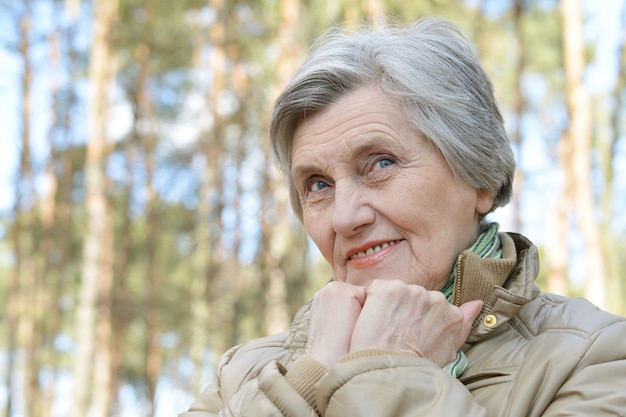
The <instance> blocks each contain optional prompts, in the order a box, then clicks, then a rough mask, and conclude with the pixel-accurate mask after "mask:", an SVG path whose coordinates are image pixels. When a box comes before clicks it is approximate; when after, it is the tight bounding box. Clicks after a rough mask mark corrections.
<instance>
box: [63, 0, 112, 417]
mask: <svg viewBox="0 0 626 417" xmlns="http://www.w3.org/2000/svg"><path fill="white" fill-rule="evenodd" d="M117 12H118V0H108V1H100V2H95V3H94V18H93V25H94V27H93V39H92V44H91V54H90V62H89V81H90V87H91V91H90V96H89V100H88V105H87V106H88V109H87V111H88V126H89V142H88V144H87V159H86V161H85V188H86V208H87V219H88V220H87V221H88V223H87V230H86V236H85V241H84V244H83V264H82V271H81V282H80V288H79V294H78V306H77V314H76V338H77V340H76V347H77V349H76V356H75V361H74V406H73V407H72V411H73V414H72V415H73V416H74V417H84V416H86V415H88V410H89V407H90V394H91V393H92V391H93V393H94V397H93V405H94V408H93V413H92V414H89V415H93V416H97V417H107V416H108V413H109V405H110V403H111V397H112V395H111V393H110V392H109V387H110V386H111V378H112V376H111V357H110V347H109V344H110V343H111V333H112V330H111V311H110V307H111V285H112V279H113V276H112V271H113V259H112V258H113V250H112V222H111V212H110V207H109V204H108V201H107V177H106V160H107V155H108V143H107V129H106V127H107V121H108V108H109V100H108V92H109V89H110V87H111V83H112V81H113V79H114V72H115V69H114V64H113V63H114V54H113V50H112V42H111V35H112V30H113V26H114V23H115V21H116V18H117ZM96 348H97V349H96ZM92 369H93V375H92ZM92 376H93V377H94V380H92ZM94 382H95V386H96V389H92V388H93V387H94Z"/></svg>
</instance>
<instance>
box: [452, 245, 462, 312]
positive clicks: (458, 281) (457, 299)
mask: <svg viewBox="0 0 626 417" xmlns="http://www.w3.org/2000/svg"><path fill="white" fill-rule="evenodd" d="M463 259H464V256H463V254H460V255H459V257H458V259H457V261H456V287H455V294H454V305H455V306H457V307H459V306H460V305H461V281H462V280H463V278H462V277H463Z"/></svg>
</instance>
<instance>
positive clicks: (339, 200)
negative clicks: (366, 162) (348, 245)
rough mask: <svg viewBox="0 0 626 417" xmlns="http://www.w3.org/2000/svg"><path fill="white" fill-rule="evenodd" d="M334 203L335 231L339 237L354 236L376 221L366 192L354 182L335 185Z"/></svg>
mask: <svg viewBox="0 0 626 417" xmlns="http://www.w3.org/2000/svg"><path fill="white" fill-rule="evenodd" d="M334 203H335V205H334V208H333V229H334V230H335V232H336V233H337V234H339V235H343V236H353V235H355V234H357V233H359V231H361V230H362V229H363V228H364V227H365V226H367V225H369V224H372V223H374V220H375V219H376V213H375V212H374V209H373V208H372V206H371V205H370V204H369V201H368V194H367V192H366V190H364V189H363V188H362V187H359V186H358V184H355V182H354V181H352V180H344V181H341V182H337V183H335V198H334Z"/></svg>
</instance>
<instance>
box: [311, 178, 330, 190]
mask: <svg viewBox="0 0 626 417" xmlns="http://www.w3.org/2000/svg"><path fill="white" fill-rule="evenodd" d="M326 187H328V184H327V183H325V182H324V181H321V180H317V181H313V182H312V183H311V185H309V191H320V190H323V189H324V188H326Z"/></svg>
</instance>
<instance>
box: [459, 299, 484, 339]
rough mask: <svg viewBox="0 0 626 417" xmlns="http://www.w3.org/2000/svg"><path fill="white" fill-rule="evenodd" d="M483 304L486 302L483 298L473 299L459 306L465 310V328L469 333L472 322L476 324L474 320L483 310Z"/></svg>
mask: <svg viewBox="0 0 626 417" xmlns="http://www.w3.org/2000/svg"><path fill="white" fill-rule="evenodd" d="M483 306H484V303H483V301H482V300H472V301H468V302H467V303H465V304H462V305H461V306H460V307H459V308H460V309H461V311H462V312H463V329H464V330H465V332H466V334H467V335H469V333H470V330H472V324H474V320H476V317H478V315H479V314H480V312H481V311H482V310H483Z"/></svg>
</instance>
